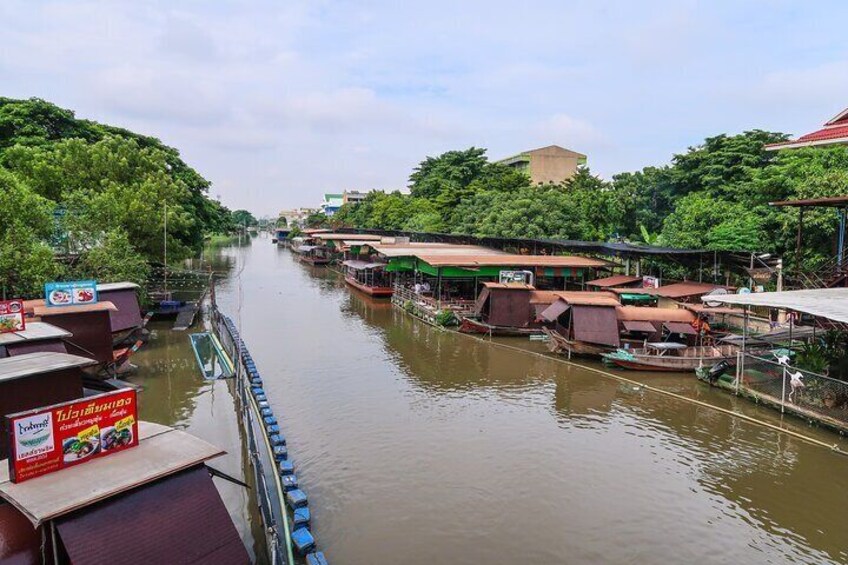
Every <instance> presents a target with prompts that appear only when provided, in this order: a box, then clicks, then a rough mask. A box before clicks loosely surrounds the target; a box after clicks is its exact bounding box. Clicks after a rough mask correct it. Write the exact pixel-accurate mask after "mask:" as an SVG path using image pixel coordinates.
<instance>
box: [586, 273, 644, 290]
mask: <svg viewBox="0 0 848 565" xmlns="http://www.w3.org/2000/svg"><path fill="white" fill-rule="evenodd" d="M641 280H642V277H631V276H629V275H613V276H611V277H606V278H603V279H595V280H593V281H589V282H587V283H586V284H587V285H588V286H600V287H613V286H620V285H623V284H633V283H635V282H639V281H641Z"/></svg>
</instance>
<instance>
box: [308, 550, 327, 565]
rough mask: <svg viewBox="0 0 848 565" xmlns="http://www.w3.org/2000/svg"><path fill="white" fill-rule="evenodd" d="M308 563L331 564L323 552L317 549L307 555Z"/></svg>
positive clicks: (315, 564) (314, 564)
mask: <svg viewBox="0 0 848 565" xmlns="http://www.w3.org/2000/svg"><path fill="white" fill-rule="evenodd" d="M306 565H330V562H329V561H327V558H326V557H324V554H323V553H321V552H320V551H316V552H315V553H310V554H309V555H307V556H306Z"/></svg>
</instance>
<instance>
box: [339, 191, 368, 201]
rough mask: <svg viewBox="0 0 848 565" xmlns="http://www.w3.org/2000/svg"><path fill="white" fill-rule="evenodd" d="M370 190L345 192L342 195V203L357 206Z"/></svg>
mask: <svg viewBox="0 0 848 565" xmlns="http://www.w3.org/2000/svg"><path fill="white" fill-rule="evenodd" d="M369 192H371V191H370V190H368V191H365V192H362V191H359V190H345V191H344V193H343V194H342V201H343V202H344V204H359V203H360V202H362V201H363V200H365V197H366V196H368V193H369Z"/></svg>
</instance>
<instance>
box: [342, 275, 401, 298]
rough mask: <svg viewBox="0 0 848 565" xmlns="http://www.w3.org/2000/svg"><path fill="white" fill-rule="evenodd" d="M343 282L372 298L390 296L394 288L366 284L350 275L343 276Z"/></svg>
mask: <svg viewBox="0 0 848 565" xmlns="http://www.w3.org/2000/svg"><path fill="white" fill-rule="evenodd" d="M345 282H346V283H347V284H349V285H350V286H352V287H353V288H355V289H356V290H358V291H360V292H364V293H365V294H367V295H368V296H373V297H374V298H391V296H392V294H393V293H394V290H393V289H392V288H391V287H386V286H368V285H364V284H362V283H361V282H359V281H357V280H356V279H354V278H351V277H345Z"/></svg>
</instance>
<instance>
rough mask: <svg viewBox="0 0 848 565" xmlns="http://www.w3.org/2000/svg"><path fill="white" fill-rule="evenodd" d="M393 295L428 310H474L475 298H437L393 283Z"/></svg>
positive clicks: (467, 311)
mask: <svg viewBox="0 0 848 565" xmlns="http://www.w3.org/2000/svg"><path fill="white" fill-rule="evenodd" d="M393 295H394V298H395V299H396V300H400V301H403V302H406V301H410V302H412V303H413V304H414V305H416V306H419V307H423V308H426V309H428V310H431V311H433V312H434V313H435V312H438V311H439V310H451V311H452V312H455V313H460V314H461V313H469V312H471V311H473V310H474V305H475V304H476V303H477V301H476V300H467V299H463V298H453V299H447V300H439V299H437V298H435V297H433V296H428V295H425V294H421V293H419V292H415V291H414V290H412V289H410V288H407V287H405V286H403V285H399V284H395V285H394V287H393Z"/></svg>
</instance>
